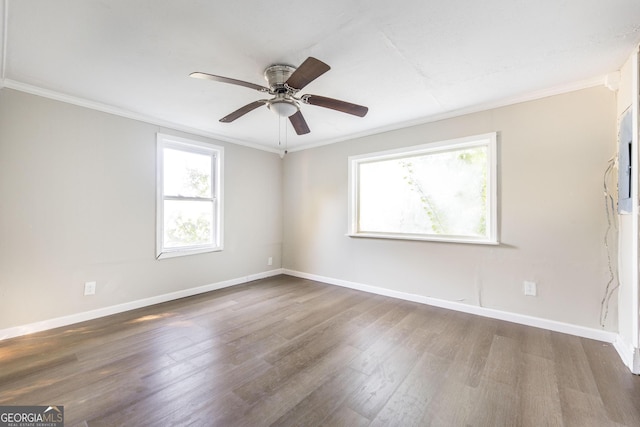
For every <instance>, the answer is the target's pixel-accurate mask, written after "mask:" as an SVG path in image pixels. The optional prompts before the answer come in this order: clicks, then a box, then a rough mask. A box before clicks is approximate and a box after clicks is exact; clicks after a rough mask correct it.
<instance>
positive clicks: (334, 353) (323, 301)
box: [0, 276, 640, 427]
mask: <svg viewBox="0 0 640 427" xmlns="http://www.w3.org/2000/svg"><path fill="white" fill-rule="evenodd" d="M0 405H64V409H65V420H66V423H65V425H67V426H75V425H78V426H91V427H93V426H152V425H153V426H178V425H179V426H183V425H185V426H217V425H219V426H251V427H253V426H269V425H274V426H351V427H355V426H580V427H585V426H598V427H602V426H640V377H638V376H634V375H632V374H631V373H630V372H629V370H628V369H627V368H626V367H625V366H624V365H623V364H622V363H621V361H620V359H619V357H618V355H617V354H616V352H615V350H614V349H613V348H612V346H611V345H608V344H604V343H601V342H597V341H591V340H587V339H582V338H577V337H573V336H569V335H563V334H559V333H555V332H549V331H545V330H541V329H536V328H530V327H526V326H521V325H516V324H512V323H507V322H502V321H498V320H493V319H486V318H481V317H476V316H472V315H467V314H463V313H458V312H453V311H447V310H443V309H439V308H434V307H429V306H425V305H421V304H416V303H411V302H406V301H400V300H395V299H391V298H386V297H382V296H378V295H371V294H366V293H361V292H358V291H354V290H350V289H343V288H340V287H335V286H330V285H326V284H322V283H317V282H313V281H309V280H303V279H298V278H293V277H289V276H278V277H274V278H270V279H264V280H259V281H255V282H251V283H248V284H245V285H241V286H236V287H233V288H227V289H223V290H219V291H215V292H210V293H207V294H203V295H198V296H194V297H191V298H185V299H181V300H177V301H172V302H169V303H165V304H160V305H157V306H153V307H148V308H144V309H140V310H135V311H131V312H128V313H122V314H118V315H115V316H110V317H107V318H102V319H98V320H93V321H89V322H85V323H81V324H76V325H73V326H70V327H66V328H60V329H56V330H52V331H47V332H43V333H38V334H33V335H29V336H25V337H20V338H15V339H11V340H5V341H0Z"/></svg>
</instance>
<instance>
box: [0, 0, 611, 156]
mask: <svg viewBox="0 0 640 427" xmlns="http://www.w3.org/2000/svg"><path fill="white" fill-rule="evenodd" d="M2 1H7V0H0V2H2ZM5 5H6V3H5ZM5 8H6V6H5ZM5 16H6V15H5ZM5 19H6V18H5ZM5 32H6V26H5ZM5 42H6V37H5ZM607 76H608V75H603V76H598V77H595V78H592V79H588V80H582V81H579V82H574V83H570V84H566V85H560V86H554V87H552V88H548V89H543V90H539V91H535V92H529V93H526V94H522V95H519V96H515V97H510V98H505V99H502V100H498V101H494V102H487V103H481V104H476V105H473V106H470V107H467V108H462V109H458V110H453V111H448V112H445V113H442V114H435V115H432V116H427V117H421V118H419V119H415V120H409V121H404V122H400V123H394V124H392V125H387V126H381V127H378V128H374V129H370V130H368V131H364V132H358V133H354V134H349V135H345V136H343V137H339V138H332V139H327V140H325V141H321V142H318V143H312V144H306V145H303V146H299V147H292V148H290V149H288V150H287V152H289V153H293V152H296V151H303V150H308V149H311V148H317V147H322V146H325V145H331V144H335V143H338V142H343V141H347V140H352V139H358V138H363V137H366V136H371V135H376V134H381V133H385V132H390V131H394V130H398V129H403V128H408V127H413V126H418V125H423V124H427V123H433V122H437V121H440V120H446V119H451V118H455V117H460V116H464V115H467V114H473V113H478V112H482V111H487V110H492V109H495V108H501V107H507V106H510V105H515V104H520V103H523V102H528V101H534V100H537V99H542V98H547V97H550V96H555V95H561V94H564V93H569V92H574V91H577V90H582V89H588V88H591V87H596V86H602V85H605V84H606V81H607V80H606V79H607ZM2 87H7V88H10V89H14V90H17V91H20V92H25V93H30V94H32V95H37V96H41V97H44V98H49V99H54V100H56V101H61V102H66V103H69V104H73V105H78V106H81V107H85V108H89V109H92V110H97V111H102V112H105V113H109V114H114V115H117V116H121V117H125V118H129V119H133V120H137V121H141V122H145V123H150V124H154V125H158V126H162V127H165V128H168V129H173V130H177V131H182V132H186V133H189V134H192V135H198V136H203V137H206V138H211V139H215V140H218V141H224V142H228V143H231V144H236V145H241V146H244V147H249V148H253V149H256V150H261V151H267V152H270V153H276V154H279V155H280V156H281V157H282V155H283V153H284V152H283V151H282V150H281V149H278V148H270V147H266V146H264V145H259V144H252V143H249V142H245V141H242V140H238V139H234V138H229V137H228V136H224V135H220V134H216V133H213V132H208V131H205V130H202V129H198V128H193V127H189V126H184V125H181V124H179V123H175V122H171V121H167V120H163V119H160V118H157V117H152V116H148V115H145V114H142V113H137V112H133V111H129V110H125V109H123V108H118V107H114V106H111V105H108V104H103V103H100V102H95V101H90V100H87V99H84V98H80V97H75V96H71V95H67V94H64V93H61V92H56V91H53V90H50V89H44V88H41V87H39V86H34V85H30V84H27V83H22V82H19V81H15V80H11V79H6V78H5V79H2V78H0V88H2Z"/></svg>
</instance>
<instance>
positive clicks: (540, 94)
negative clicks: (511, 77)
mask: <svg viewBox="0 0 640 427" xmlns="http://www.w3.org/2000/svg"><path fill="white" fill-rule="evenodd" d="M607 76H608V74H607V75H603V76H598V77H594V78H591V79H587V80H581V81H578V82H573V83H569V84H564V85H559V86H554V87H551V88H548V89H542V90H538V91H534V92H528V93H524V94H521V95H518V96H513V97H509V98H504V99H500V100H497V101H491V102H485V103H481V104H476V105H472V106H469V107H466V108H461V109H458V110H453V111H447V112H444V113H441V114H434V115H431V116H426V117H421V118H418V119H414V120H408V121H404V122H400V123H394V124H391V125H387V126H381V127H378V128H375V129H371V130H368V131H365V132H359V133H355V134H351V135H348V136H347V137H342V138H334V139H330V140H326V141H322V142H318V143H316V144H309V145H304V146H302V147H298V148H292V149H290V150H289V152H290V153H293V152H295V151H303V150H307V149H310V148H316V147H322V146H324V145H330V144H335V143H337V142H342V141H346V140H351V139H358V138H364V137H366V136H371V135H377V134H381V133H385V132H391V131H394V130H398V129H404V128H408V127H412V126H418V125H423V124H427V123H433V122H437V121H440V120H446V119H452V118H455V117H461V116H465V115H467V114H473V113H479V112H482V111H488V110H493V109H496V108H501V107H508V106H510V105H515V104H521V103H523V102H529V101H535V100H537V99H542V98H548V97H550V96H555V95H562V94H565V93H569V92H575V91H578V90H582V89H588V88H592V87H596V86H602V85H604V84H605V82H606V77H607Z"/></svg>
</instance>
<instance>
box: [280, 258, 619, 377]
mask: <svg viewBox="0 0 640 427" xmlns="http://www.w3.org/2000/svg"><path fill="white" fill-rule="evenodd" d="M283 273H284V274H287V275H289V276H295V277H300V278H302V279H310V280H315V281H318V282H323V283H327V284H330V285H337V286H342V287H345V288H351V289H356V290H359V291H364V292H369V293H372V294H378V295H384V296H388V297H392V298H398V299H403V300H407V301H413V302H418V303H421V304H427V305H432V306H435V307H441V308H446V309H449V310H455V311H461V312H464V313H469V314H475V315H477V316H483V317H490V318H492V319H499V320H505V321H507V322H512V323H519V324H521V325H527V326H533V327H536V328H541V329H548V330H550V331H555V332H561V333H564V334H569V335H575V336H578V337H583V338H589V339H592V340H597V341H603V342H607V343H615V342H616V340H617V339H618V334H616V333H615V332H608V331H602V330H600V329H593V328H587V327H584V326H578V325H572V324H570V323H563V322H557V321H555V320H548V319H542V318H539V317H533V316H527V315H524V314H517V313H511V312H507V311H501V310H495V309H491V308H485V307H478V306H476V305H469V304H462V303H459V302H455V301H447V300H442V299H438V298H431V297H426V296H423V295H416V294H410V293H406V292H399V291H394V290H391V289H385V288H380V287H377V286H370V285H364V284H362V283H356V282H349V281H346V280H340V279H334V278H331V277H324V276H318V275H316V274H309V273H302V272H300V271H294V270H288V269H284V270H283ZM627 366H629V365H627Z"/></svg>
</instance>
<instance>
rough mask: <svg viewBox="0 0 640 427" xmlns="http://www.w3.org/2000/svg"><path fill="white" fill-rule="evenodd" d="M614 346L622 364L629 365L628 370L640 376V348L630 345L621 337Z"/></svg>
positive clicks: (618, 337)
mask: <svg viewBox="0 0 640 427" xmlns="http://www.w3.org/2000/svg"><path fill="white" fill-rule="evenodd" d="M613 346H614V347H615V349H616V351H617V352H618V354H619V355H620V358H621V359H622V362H623V363H624V364H625V365H627V368H629V370H630V371H631V372H632V373H634V374H636V375H640V348H636V347H633V346H632V345H628V344H627V343H625V342H624V340H623V339H622V337H621V336H620V335H618V336H617V338H616V340H615V341H614V342H613Z"/></svg>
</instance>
